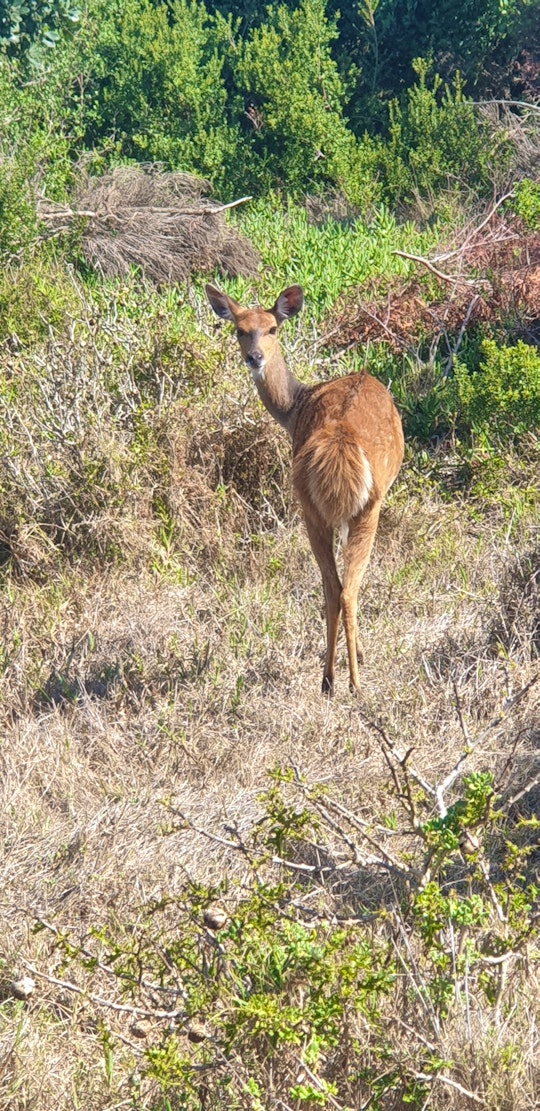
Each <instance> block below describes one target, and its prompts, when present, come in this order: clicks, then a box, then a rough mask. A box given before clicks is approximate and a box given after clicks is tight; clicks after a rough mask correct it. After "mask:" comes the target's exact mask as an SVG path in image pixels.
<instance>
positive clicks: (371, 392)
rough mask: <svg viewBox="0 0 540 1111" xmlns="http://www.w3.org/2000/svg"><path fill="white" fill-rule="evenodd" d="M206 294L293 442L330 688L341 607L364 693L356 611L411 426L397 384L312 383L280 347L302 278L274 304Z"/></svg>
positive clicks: (353, 674) (359, 379) (353, 679)
mask: <svg viewBox="0 0 540 1111" xmlns="http://www.w3.org/2000/svg"><path fill="white" fill-rule="evenodd" d="M206 294H207V297H208V300H209V301H210V304H211V306H212V308H213V310H214V312H215V313H217V315H218V316H219V317H221V318H222V319H223V320H229V321H231V323H232V324H234V326H235V328H236V336H237V338H238V342H239V344H240V350H241V352H242V357H243V359H244V362H245V363H246V365H247V367H248V368H249V370H250V371H251V375H252V378H253V381H254V383H255V386H256V387H257V390H258V393H259V397H260V399H261V401H262V403H263V405H264V406H265V407H266V409H268V412H269V413H271V415H272V416H273V417H274V418H275V419H276V420H277V422H278V423H279V424H280V425H281V426H282V427H283V428H285V429H286V430H287V432H288V433H289V436H290V437H291V440H292V455H293V464H292V473H293V486H294V489H295V491H296V494H297V495H298V498H299V500H300V504H301V506H302V510H303V514H304V520H305V523H306V529H307V533H308V537H309V542H310V544H311V547H312V550H313V554H314V556H315V559H316V560H317V563H318V565H319V569H320V572H321V575H322V580H323V587H324V597H325V603H326V636H327V640H326V660H325V664H324V675H323V681H322V689H323V692H324V693H325V694H327V695H332V694H333V691H334V674H335V659H336V644H337V636H338V626H339V617H340V614H342V615H343V624H344V626H345V635H346V638H347V653H348V657H349V676H350V685H351V690H355V691H360V675H359V670H358V663H359V662H360V663H362V653H361V650H360V644H359V641H358V631H357V626H356V614H357V607H358V590H359V587H360V583H361V581H362V578H363V576H364V573H365V570H366V567H367V565H368V562H369V557H370V553H371V549H372V546H373V541H374V539H375V533H376V531H377V524H378V521H379V513H380V509H381V502H382V500H383V497H384V495H385V494H386V491H387V490H388V488H389V487H390V485H391V484H392V482H393V481H394V479H395V477H396V475H397V473H398V471H399V468H400V466H401V462H402V459H403V431H402V427H401V420H400V417H399V414H398V411H397V409H396V407H395V405H394V402H393V401H392V398H391V396H390V394H389V393H388V390H387V389H386V388H385V386H383V385H382V383H381V382H379V381H378V380H377V378H373V377H372V376H371V375H370V374H366V373H365V372H364V371H360V372H359V373H356V374H348V375H346V376H345V377H343V378H338V379H334V380H333V381H331V382H319V383H316V384H315V385H310V386H308V385H304V383H303V382H299V381H298V380H297V379H296V378H294V377H293V375H292V374H291V373H290V371H289V370H288V368H287V366H286V365H285V360H284V358H283V355H282V353H281V350H280V346H279V342H278V338H277V332H278V328H279V326H280V324H282V323H283V321H284V320H288V319H290V318H291V317H293V316H296V314H297V313H298V312H300V309H301V308H302V305H303V302H304V294H303V291H302V287H301V286H299V285H292V286H289V288H288V289H284V290H283V292H282V293H280V295H279V297H278V299H277V301H276V303H275V305H274V306H273V308H271V309H262V308H254V309H246V308H242V306H241V305H239V304H237V302H236V301H233V300H232V298H231V297H228V296H227V294H226V293H222V292H221V290H219V289H216V287H215V286H213V285H207V286H206ZM336 529H337V530H339V531H340V533H341V538H342V543H343V583H341V581H340V578H339V575H338V571H337V567H336V561H335V557H334V530H336Z"/></svg>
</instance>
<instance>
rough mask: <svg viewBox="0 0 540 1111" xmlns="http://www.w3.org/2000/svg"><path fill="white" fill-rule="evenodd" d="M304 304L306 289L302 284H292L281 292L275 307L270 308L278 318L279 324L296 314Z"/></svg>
mask: <svg viewBox="0 0 540 1111" xmlns="http://www.w3.org/2000/svg"><path fill="white" fill-rule="evenodd" d="M303 304H304V291H303V289H302V286H301V285H290V286H289V288H288V289H284V290H283V293H280V295H279V297H278V299H277V301H276V303H275V305H274V307H273V309H271V310H270V312H272V313H273V314H274V316H275V317H276V319H277V322H278V324H282V322H283V321H284V320H288V319H289V317H291V316H296V314H297V313H298V312H300V309H301V308H302V305H303Z"/></svg>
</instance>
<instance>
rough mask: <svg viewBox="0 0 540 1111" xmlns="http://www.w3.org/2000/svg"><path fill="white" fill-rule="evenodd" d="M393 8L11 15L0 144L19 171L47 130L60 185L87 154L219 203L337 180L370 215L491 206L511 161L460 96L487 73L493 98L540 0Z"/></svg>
mask: <svg viewBox="0 0 540 1111" xmlns="http://www.w3.org/2000/svg"><path fill="white" fill-rule="evenodd" d="M403 7H404V6H403V5H398V4H395V3H393V2H392V3H390V2H387V3H384V2H381V3H380V4H369V3H366V4H364V5H363V6H362V7H361V8H360V9H359V10H357V9H356V8H354V9H353V7H352V6H351V7H349V8H347V6H346V7H345V9H344V10H343V11H342V12H341V18H340V19H339V20H338V19H337V14H335V13H334V14H332V8H331V6H328V5H327V3H326V0H300V3H298V4H294V5H293V4H275V5H273V6H271V7H268V8H267V7H266V6H264V7H262V6H261V5H252V6H250V5H240V6H239V5H229V9H228V10H227V5H224V6H219V5H218V6H217V9H216V6H214V5H207V6H205V4H204V3H203V2H202V0H173V2H172V3H171V4H164V3H158V2H155V0H142V2H138V0H116V2H114V3H105V2H104V0H89V2H88V3H87V4H86V5H85V6H84V9H82V10H81V11H79V10H78V9H75V8H72V7H71V6H70V5H69V4H68V3H67V0H61V2H60V0H57V2H56V3H53V2H52V0H51V2H49V3H47V4H45V5H34V4H30V5H27V4H26V5H21V4H15V3H12V4H5V5H3V6H2V10H3V16H2V20H1V21H0V39H1V38H3V41H4V44H5V46H4V58H3V72H4V80H5V82H7V84H8V85H9V87H10V92H9V95H8V97H7V102H6V99H5V98H3V100H2V109H1V118H0V144H1V146H2V147H4V148H5V147H6V146H9V148H10V157H20V158H21V160H22V161H23V162H26V164H27V162H28V157H29V154H28V144H29V142H30V139H31V137H32V139H34V138H35V136H36V135H42V136H43V135H46V136H47V142H46V144H44V145H43V144H42V145H40V144H39V143H38V147H37V149H36V147H35V143H34V145H32V150H31V157H32V158H33V162H34V167H35V168H36V170H37V169H39V175H40V178H41V180H43V179H44V180H45V182H47V185H48V181H49V174H50V172H51V168H52V166H53V164H55V163H56V165H57V168H56V171H55V174H56V176H58V174H59V173H61V171H60V170H59V168H58V163H60V162H62V163H63V164H64V166H65V160H66V158H68V159H69V160H70V161H73V160H75V159H77V158H80V156H81V155H83V154H84V153H85V152H86V153H88V152H89V151H91V152H92V154H93V158H94V168H96V169H97V168H99V166H103V165H104V164H107V163H109V162H111V161H112V162H114V161H117V160H121V159H134V160H137V161H141V160H143V161H144V160H152V161H155V160H159V161H161V162H163V163H164V164H165V165H166V166H168V167H174V168H181V169H184V170H190V171H193V172H196V173H199V174H202V175H203V176H207V177H209V178H210V179H211V181H212V183H213V185H214V186H215V188H216V189H217V190H219V192H220V193H221V195H223V196H224V197H225V198H226V199H227V198H230V197H232V196H233V195H235V194H237V193H238V192H241V193H245V192H246V190H247V188H249V190H250V191H253V192H257V193H259V194H260V193H265V192H267V191H268V189H278V190H284V191H287V193H289V194H290V193H293V194H296V195H301V194H302V193H305V192H317V191H320V190H321V189H324V188H325V187H327V186H331V187H333V188H337V189H339V190H340V191H341V192H342V193H344V194H345V195H346V196H347V197H348V198H349V200H351V201H353V202H354V203H355V204H357V205H359V206H360V207H361V208H364V209H366V208H367V207H368V206H369V205H370V204H371V203H372V202H373V201H376V200H377V199H381V198H382V199H385V200H386V201H387V202H389V203H394V202H395V201H396V200H401V201H403V200H404V201H408V200H410V198H411V197H412V196H413V195H414V194H415V193H416V192H417V191H418V190H420V191H423V190H426V189H428V190H432V191H436V190H438V189H440V188H441V186H442V185H448V184H451V183H452V184H454V185H456V184H459V183H461V184H463V183H466V184H467V186H469V187H471V186H472V187H474V188H475V189H477V190H479V192H480V193H484V194H486V195H489V194H490V193H491V191H492V188H493V175H494V169H493V166H494V158H495V160H496V162H497V171H498V174H499V176H501V174H502V176H503V177H504V166H505V165H506V163H505V159H504V157H503V152H502V151H500V150H497V151H496V152H495V151H494V149H493V139H492V137H491V138H490V133H489V129H488V128H487V125H486V124H481V125H479V121H478V116H477V114H476V112H475V109H474V108H473V106H472V104H471V101H470V99H469V98H470V95H471V92H472V91H473V90H474V88H475V82H476V81H477V80H478V79H479V75H480V74H481V73H484V74H487V73H488V72H490V71H496V72H498V73H499V75H500V81H501V88H503V85H504V80H505V78H504V77H503V73H506V70H504V66H503V65H502V63H501V62H500V57H502V56H503V55H504V57H508V58H509V59H512V58H515V57H516V56H517V54H518V53H519V50H520V49H522V48H523V46H525V45H527V43H528V41H529V38H528V36H529V20H530V19H531V20H532V18H533V14H534V10H535V9H536V11H537V9H538V5H537V3H536V2H534V3H533V2H531V3H525V2H523V3H519V4H518V3H509V4H505V5H503V4H499V3H495V2H494V0H489V2H484V3H483V4H482V5H480V9H478V5H476V4H475V5H470V4H457V3H455V2H454V3H448V4H446V5H444V7H443V10H442V11H439V8H437V13H436V16H435V13H433V12H431V9H430V11H429V12H427V11H426V12H423V11H421V10H418V9H419V6H418V5H415V6H414V9H413V8H411V9H410V10H409V6H408V5H407V6H406V11H404V10H403ZM420 8H421V5H420ZM218 9H219V10H218ZM473 9H474V10H473ZM419 29H420V33H419ZM501 51H502V54H501ZM505 52H506V53H505ZM422 58H423V59H425V60H424V61H421V60H420V59H422ZM505 88H506V86H505ZM505 95H506V94H505ZM60 138H62V140H63V143H64V146H63V149H61V150H60V149H59V148H58V146H57V143H58V142H59V140H60ZM64 177H65V169H64Z"/></svg>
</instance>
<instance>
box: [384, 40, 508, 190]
mask: <svg viewBox="0 0 540 1111" xmlns="http://www.w3.org/2000/svg"><path fill="white" fill-rule="evenodd" d="M413 65H414V69H415V72H416V74H417V80H416V82H415V84H414V85H413V86H412V87H411V88H410V89H409V90H408V91H407V97H406V100H405V102H404V103H400V102H399V101H397V100H393V101H391V102H390V105H389V136H388V140H387V142H386V143H384V144H382V145H381V148H380V151H381V165H382V170H383V176H384V181H385V185H386V190H387V195H388V198H389V200H391V201H393V202H395V201H399V200H405V201H407V200H410V199H411V198H412V197H413V196H414V194H415V193H419V194H422V193H426V192H431V193H436V192H439V191H441V190H444V189H448V188H449V187H454V188H455V187H457V186H463V185H465V184H466V185H467V186H469V187H470V186H472V187H476V188H479V189H480V190H481V191H489V192H491V191H492V180H493V172H494V166H493V160H494V151H493V149H492V147H493V139H492V137H491V136H490V135H488V131H487V127H486V126H485V125H484V124H483V123H482V122H481V121H480V120H479V118H478V115H477V112H476V109H475V107H474V105H473V104H472V102H471V101H470V100H468V99H467V98H466V97H465V95H464V92H463V84H462V81H461V78H460V75H459V73H458V74H456V76H455V78H454V81H453V83H452V84H451V85H448V84H445V83H444V82H443V80H442V78H441V77H440V75H439V74H437V73H435V74H433V76H432V77H430V68H431V66H430V62H429V60H425V59H421V58H417V59H416V60H415V61H414V63H413ZM506 153H507V152H506V151H505V148H504V146H501V148H500V149H499V150H498V152H497V172H500V169H501V165H502V163H503V162H504V159H505V154H506Z"/></svg>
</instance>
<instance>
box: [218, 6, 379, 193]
mask: <svg viewBox="0 0 540 1111" xmlns="http://www.w3.org/2000/svg"><path fill="white" fill-rule="evenodd" d="M336 38H337V30H336V24H335V21H333V20H332V21H329V20H328V19H327V18H326V2H325V0H301V3H300V4H299V6H298V7H297V8H296V9H294V10H292V11H290V10H289V9H288V8H287V7H285V6H284V5H280V6H279V7H275V8H269V9H268V15H267V19H266V22H265V23H264V24H262V25H261V26H260V27H258V28H255V29H254V30H253V32H252V34H251V36H250V37H249V39H248V41H247V42H246V44H245V46H244V48H243V50H242V53H241V59H240V62H239V64H238V66H237V69H236V74H237V79H238V81H239V83H240V86H241V87H242V88H243V89H244V90H245V94H246V95H247V98H248V102H249V104H248V116H249V117H250V119H251V120H252V126H253V132H252V137H251V139H252V147H253V151H254V153H255V155H256V157H257V166H256V171H255V172H256V174H257V176H258V178H259V183H260V184H263V185H264V186H265V187H266V188H268V187H271V186H272V184H274V183H275V182H278V183H280V184H282V186H283V187H284V188H285V189H287V190H290V191H292V192H294V193H300V192H302V191H304V192H305V191H310V190H317V189H319V188H320V187H321V186H323V185H332V186H337V187H339V188H340V189H342V191H343V192H344V193H345V194H346V195H347V196H348V197H350V199H351V200H354V201H357V202H361V201H364V200H365V199H366V194H368V199H370V198H369V194H371V195H373V194H374V192H375V186H374V178H373V174H372V166H373V151H372V150H371V148H370V145H369V143H366V144H364V146H362V145H360V144H358V143H357V142H356V141H355V139H354V137H353V135H352V133H351V131H350V129H349V128H348V126H347V120H346V117H345V116H344V111H345V109H346V105H347V102H348V100H349V97H350V94H351V91H352V88H353V80H354V76H355V71H354V69H353V68H352V67H350V66H349V67H348V70H347V72H345V73H344V72H343V71H342V72H341V73H340V72H339V71H338V67H337V65H336V63H335V61H334V59H333V57H332V54H331V46H332V43H333V42H334V41H335V39H336ZM248 173H249V169H248Z"/></svg>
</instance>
